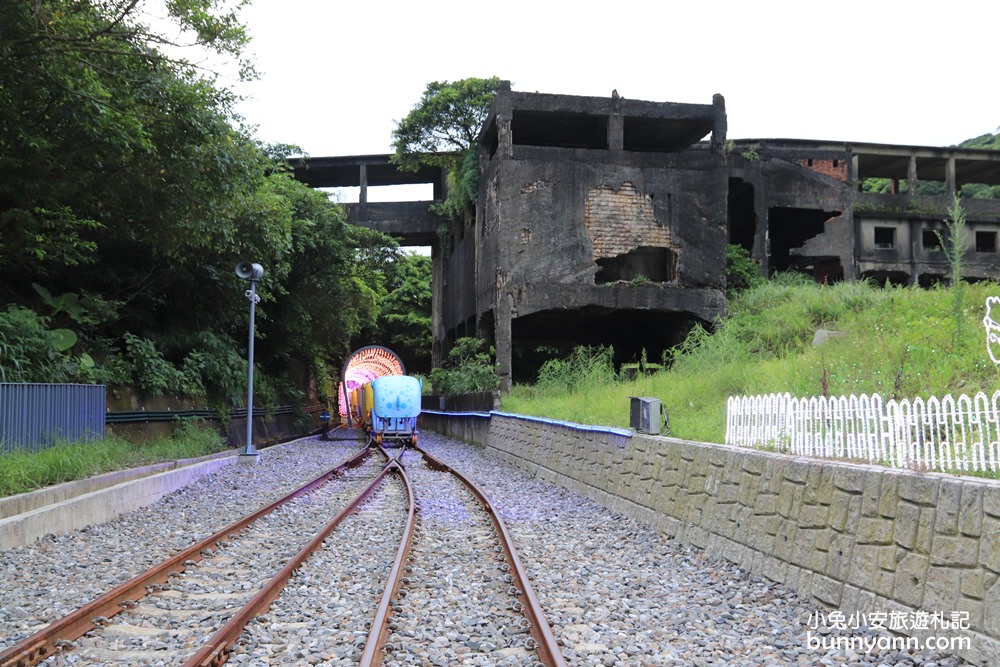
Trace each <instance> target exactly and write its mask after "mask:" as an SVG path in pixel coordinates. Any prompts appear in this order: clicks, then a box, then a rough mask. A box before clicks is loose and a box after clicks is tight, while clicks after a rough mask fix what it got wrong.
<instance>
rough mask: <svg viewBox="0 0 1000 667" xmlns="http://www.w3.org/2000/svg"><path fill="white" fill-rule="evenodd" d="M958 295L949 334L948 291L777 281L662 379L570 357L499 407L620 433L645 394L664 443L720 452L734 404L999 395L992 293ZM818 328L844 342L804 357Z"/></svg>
mask: <svg viewBox="0 0 1000 667" xmlns="http://www.w3.org/2000/svg"><path fill="white" fill-rule="evenodd" d="M963 289H964V290H965V297H966V298H965V299H964V302H963V303H964V304H965V305H964V306H963V308H962V310H961V313H960V319H961V322H962V324H963V326H962V328H961V331H960V334H959V335H953V332H954V327H953V326H951V324H952V323H951V320H952V318H953V317H954V314H953V295H952V293H951V291H950V290H949V289H948V288H945V287H940V288H935V289H929V290H928V289H919V288H908V287H885V288H883V287H880V286H876V285H870V284H866V283H860V282H852V283H846V282H845V283H838V284H836V285H832V286H827V285H817V284H814V283H812V282H811V281H810V280H808V279H807V278H804V277H800V276H796V275H794V274H785V275H781V276H779V277H777V278H776V279H774V280H771V281H769V282H767V283H764V284H762V285H759V286H757V287H754V288H751V289H749V290H747V291H745V292H742V293H740V294H738V295H736V296H735V297H733V298H732V299H731V301H730V304H729V316H728V317H727V318H726V319H725V320H724V321H723V322H720V323H719V325H718V327H717V330H716V331H715V332H714V333H709V332H707V331H706V330H704V329H700V328H699V329H695V330H694V331H693V332H692V333H691V334H690V336H689V337H688V338H687V340H686V341H685V343H684V344H683V345H682V346H681V347H680V348H679V349H677V350H675V351H674V352H673V353H672V354H670V355H668V358H666V359H665V360H664V362H665V366H666V370H663V371H661V372H658V373H655V374H651V375H641V374H640V375H638V376H635V377H634V378H632V379H626V378H624V377H621V376H619V375H616V374H614V373H613V372H611V371H610V370H609V369H608V368H607V366H606V365H605V364H603V363H602V362H601V359H603V358H605V357H606V356H608V352H607V351H596V352H595V351H594V350H578V351H577V352H575V353H574V356H575V357H578V358H577V359H576V360H575V361H574V360H573V359H572V358H571V359H570V360H568V361H566V362H560V363H559V364H557V365H554V366H552V367H551V368H550V370H549V371H548V372H549V373H550V374H551V375H555V376H557V377H560V378H561V379H559V381H552V380H551V379H546V380H545V382H543V381H542V378H541V376H540V377H539V381H538V383H537V384H536V385H534V386H523V385H519V386H515V387H514V390H513V392H512V394H511V395H510V396H506V397H504V400H503V405H504V409H505V410H509V411H512V412H519V413H524V414H531V415H540V416H546V417H552V418H557V419H565V420H569V421H576V422H581V423H587V424H603V425H608V426H618V427H627V426H628V417H629V397H630V396H653V397H657V398H659V399H660V400H661V401H663V404H664V406H665V407H666V409H667V412H668V413H669V415H670V423H671V427H672V429H673V433H674V435H676V436H677V437H681V438H688V439H692V440H703V441H707V442H722V440H723V439H724V435H725V416H726V399H727V397H729V396H734V395H750V394H766V393H784V392H789V393H791V394H792V395H796V396H814V395H823V394H828V395H841V394H843V395H850V394H862V393H867V394H871V393H878V394H881V395H883V396H884V397H887V398H912V397H917V396H921V397H924V398H927V397H929V396H932V395H933V396H943V395H944V394H947V393H951V394H954V395H957V394H961V393H975V392H977V391H986V392H989V393H992V392H993V391H995V390H996V389H997V388H998V387H1000V370H998V368H997V367H996V366H995V365H994V364H993V363H992V361H990V359H989V356H988V353H987V351H986V345H985V343H986V341H985V334H984V333H983V331H982V328H981V326H980V324H981V321H982V318H983V308H984V305H983V304H984V303H985V301H986V297H987V296H990V295H993V294H996V293H998V290H1000V286H998V285H996V284H993V283H978V284H975V285H964V287H963ZM817 329H832V330H836V331H838V332H840V333H841V334H843V335H841V336H838V337H835V338H832V339H830V340H828V341H827V342H825V343H823V344H822V345H820V346H818V347H814V346H813V344H812V341H813V336H814V334H815V332H816V330H817ZM582 359H587V360H589V361H588V362H586V363H585V362H583V361H582ZM594 368H602V369H603V371H602V372H601V373H594V372H593V369H594ZM552 369H558V370H559V372H558V373H553V372H552ZM566 375H569V376H574V377H572V378H569V377H565V376H566ZM577 377H578V378H579V379H577Z"/></svg>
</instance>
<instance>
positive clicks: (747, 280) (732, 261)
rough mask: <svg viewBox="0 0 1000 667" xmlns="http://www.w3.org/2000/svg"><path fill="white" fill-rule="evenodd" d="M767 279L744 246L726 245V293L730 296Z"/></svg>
mask: <svg viewBox="0 0 1000 667" xmlns="http://www.w3.org/2000/svg"><path fill="white" fill-rule="evenodd" d="M764 281H765V278H764V276H762V275H761V273H760V267H759V266H757V264H756V263H754V261H753V260H752V259H751V258H750V253H749V252H748V251H747V249H746V248H744V247H743V246H738V245H728V246H726V293H727V294H729V295H730V296H732V295H734V294H736V293H737V292H741V291H743V290H745V289H749V288H751V287H756V286H757V285H760V284H761V283H763V282H764Z"/></svg>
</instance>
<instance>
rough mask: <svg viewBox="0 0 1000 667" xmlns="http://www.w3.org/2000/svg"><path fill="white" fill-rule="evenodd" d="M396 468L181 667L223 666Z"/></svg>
mask: <svg viewBox="0 0 1000 667" xmlns="http://www.w3.org/2000/svg"><path fill="white" fill-rule="evenodd" d="M398 469H399V466H398V465H397V464H396V463H395V462H393V461H391V460H390V461H389V462H388V463H386V465H385V467H383V468H382V471H381V472H380V473H379V474H378V475H376V476H375V478H374V479H373V480H372V482H371V483H370V484H369V485H368V486H367V487H365V488H364V490H362V491H361V492H360V493H359V494H358V495H357V496H356V497H355V498H354V500H352V501H351V502H350V504H348V505H347V507H345V508H344V509H343V510H341V511H340V513H339V514H337V516H335V517H334V518H333V519H331V520H330V522H329V523H327V524H326V526H324V527H323V528H322V530H320V531H319V532H318V533H317V534H316V536H315V537H313V538H312V539H311V540H310V541H309V543H308V544H306V546H304V547H303V548H302V549H301V550H300V551H299V552H298V553H297V554H295V556H293V557H292V558H291V559H290V560H289V561H288V563H286V564H285V566H284V567H283V568H281V570H280V571H279V572H278V573H277V574H276V575H274V576H273V577H272V578H271V579H270V581H268V582H267V583H266V584H264V587H263V588H262V589H261V590H260V591H258V592H257V594H256V595H254V596H253V598H251V599H250V601H249V602H247V603H246V605H244V606H243V608H242V609H240V610H239V611H238V612H236V614H234V615H233V616H231V617H230V618H229V620H228V621H226V623H225V624H223V626H222V627H221V628H219V629H218V630H217V631H216V632H215V634H214V635H212V636H211V637H210V638H209V639H208V641H207V642H206V643H205V644H204V645H203V646H202V647H201V649H199V650H198V652H197V653H195V654H194V655H193V656H191V658H189V659H188V660H187V662H185V663H184V667H218V666H219V665H222V664H225V663H226V661H227V660H228V659H229V654H230V652H231V651H232V647H233V645H234V644H236V641H237V640H238V639H239V638H240V635H242V634H243V629H244V628H245V627H246V626H247V625H248V624H249V623H250V621H252V620H253V619H254V618H256V617H257V616H260V615H261V614H265V613H267V611H268V609H270V608H271V603H272V602H274V600H275V599H277V597H278V596H279V595H281V592H282V591H283V590H284V589H285V585H286V584H287V583H288V580H289V579H291V578H292V574H294V573H295V570H297V569H299V567H301V566H302V563H304V562H305V561H306V559H307V558H309V556H311V555H312V554H313V553H314V552H315V551H317V550H318V549H319V548H320V547H322V546H323V541H324V540H326V538H327V537H329V535H330V533H332V532H333V531H334V529H335V528H336V527H337V526H338V525H339V524H340V522H341V521H343V520H344V519H345V518H346V517H347V516H348V515H349V514H351V513H352V512H354V511H355V510H356V509H357V508H358V506H360V505H361V503H363V502H364V501H365V500H366V499H367V498H368V497H369V496H370V495H371V494H372V493H374V492H375V489H377V488H378V487H379V486H381V484H382V482H383V480H384V479H385V477H386V475H388V474H389V473H390V472H394V471H397V470H398Z"/></svg>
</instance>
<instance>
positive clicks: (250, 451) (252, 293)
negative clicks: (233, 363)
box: [243, 280, 257, 456]
mask: <svg viewBox="0 0 1000 667" xmlns="http://www.w3.org/2000/svg"><path fill="white" fill-rule="evenodd" d="M247 298H248V299H250V342H249V344H248V346H247V350H248V351H247V362H248V369H247V446H246V449H244V450H243V456H257V449H256V448H255V447H254V446H253V338H254V336H253V325H254V313H255V311H256V306H257V281H256V280H251V281H250V289H249V290H248V291H247Z"/></svg>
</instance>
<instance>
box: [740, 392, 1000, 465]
mask: <svg viewBox="0 0 1000 667" xmlns="http://www.w3.org/2000/svg"><path fill="white" fill-rule="evenodd" d="M726 412H727V414H726V444H729V445H739V446H743V447H758V448H768V449H776V450H778V451H786V452H789V453H793V454H798V455H801V456H816V457H828V458H838V459H850V460H856V461H867V462H871V463H882V464H886V465H890V466H895V467H897V468H915V469H921V470H939V471H954V470H973V471H979V470H991V471H994V472H995V471H996V470H997V465H998V463H1000V391H998V392H996V393H994V394H993V396H992V397H990V396H987V395H986V394H984V393H982V392H980V393H978V394H976V395H975V396H973V397H971V398H970V397H969V396H966V395H962V396H959V397H958V398H953V397H952V396H951V395H950V394H949V395H948V396H945V397H944V398H942V399H938V398H929V399H927V400H924V399H921V398H916V399H913V400H910V399H903V400H899V401H896V400H889V401H883V400H882V397H881V396H878V395H872V396H868V395H861V396H854V395H851V396H837V397H830V398H825V397H822V396H820V397H811V398H793V397H792V396H791V395H789V394H768V395H764V396H736V397H730V398H729V401H728V404H727V410H726Z"/></svg>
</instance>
